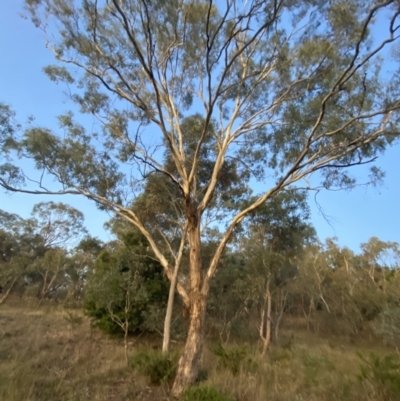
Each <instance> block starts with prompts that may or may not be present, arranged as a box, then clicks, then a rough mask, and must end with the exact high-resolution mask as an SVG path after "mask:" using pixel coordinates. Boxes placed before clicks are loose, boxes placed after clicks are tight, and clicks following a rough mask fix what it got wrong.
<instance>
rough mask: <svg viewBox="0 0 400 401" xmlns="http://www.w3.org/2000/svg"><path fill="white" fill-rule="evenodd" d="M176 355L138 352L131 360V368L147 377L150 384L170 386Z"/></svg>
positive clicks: (147, 351)
mask: <svg viewBox="0 0 400 401" xmlns="http://www.w3.org/2000/svg"><path fill="white" fill-rule="evenodd" d="M178 359H179V357H178V355H177V354H175V353H162V352H161V351H156V350H144V351H141V352H138V353H137V354H136V355H134V357H133V358H132V359H131V366H132V368H133V369H135V370H137V371H138V372H139V373H140V374H142V375H143V376H147V377H148V378H149V380H150V383H151V384H154V385H157V386H159V385H163V384H170V383H171V382H172V381H173V379H174V378H175V375H176V370H177V367H178Z"/></svg>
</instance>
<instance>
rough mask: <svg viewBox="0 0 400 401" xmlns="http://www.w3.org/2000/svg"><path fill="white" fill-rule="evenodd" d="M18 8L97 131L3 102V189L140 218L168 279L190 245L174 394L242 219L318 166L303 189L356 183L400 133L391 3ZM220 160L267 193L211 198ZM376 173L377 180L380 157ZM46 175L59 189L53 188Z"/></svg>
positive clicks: (185, 2)
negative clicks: (149, 203) (206, 250)
mask: <svg viewBox="0 0 400 401" xmlns="http://www.w3.org/2000/svg"><path fill="white" fill-rule="evenodd" d="M25 4H26V10H27V11H28V13H29V14H30V16H31V18H32V20H33V22H34V23H35V25H36V26H37V27H38V28H40V29H41V30H42V31H43V32H44V33H45V38H46V45H47V47H48V48H49V49H50V50H51V51H52V52H53V54H54V56H55V59H56V64H55V65H51V66H48V67H46V68H45V71H46V73H47V74H48V75H49V77H50V78H51V79H52V80H54V81H63V82H66V83H67V84H68V85H69V90H70V93H71V96H72V100H73V101H75V102H76V103H77V104H78V105H79V107H80V109H81V112H82V113H87V114H92V115H93V116H94V117H95V118H96V119H97V121H98V125H97V127H99V128H98V129H97V130H93V129H92V128H91V129H90V130H87V129H85V128H84V127H83V126H82V125H80V124H78V123H77V122H76V120H75V118H74V116H73V115H72V114H71V113H69V114H66V115H63V116H60V117H59V123H60V131H59V132H57V131H53V130H50V129H47V128H41V127H37V126H33V127H30V128H28V129H26V130H23V131H18V127H15V126H13V125H12V124H13V113H12V111H11V110H10V109H9V107H7V106H5V105H3V106H2V107H1V109H0V122H1V129H0V131H1V139H0V143H1V147H2V152H3V154H4V155H5V162H4V163H3V164H2V165H1V166H0V177H1V178H0V184H1V185H2V186H3V187H4V188H5V189H6V190H8V191H18V192H25V193H30V194H37V193H40V194H54V193H56V194H76V195H82V196H85V197H86V198H89V199H91V200H93V201H94V202H95V203H96V204H97V205H98V206H100V207H101V208H104V209H108V210H110V211H112V212H114V213H115V214H116V215H118V216H120V217H122V218H124V219H126V220H127V221H129V222H130V223H131V224H133V225H134V226H136V228H137V229H138V230H139V231H140V232H141V233H142V234H143V235H144V236H145V237H146V239H147V241H148V243H149V246H150V247H151V249H152V251H153V253H154V255H155V257H156V258H157V259H158V260H159V261H160V263H161V265H162V266H163V268H164V270H165V273H166V275H167V277H168V278H169V280H175V279H174V272H176V269H175V267H176V266H177V264H179V263H180V260H181V259H182V258H181V257H180V256H179V249H182V247H181V246H180V244H181V243H182V242H183V243H184V245H183V248H184V249H185V247H186V249H188V253H189V265H190V266H189V273H188V276H185V277H183V276H182V275H181V276H179V275H178V277H177V291H178V293H179V294H180V296H181V297H182V300H183V302H184V304H185V305H186V307H187V308H188V310H189V311H190V322H189V329H188V335H187V340H186V344H185V347H184V350H183V353H182V356H181V358H180V362H179V367H178V372H177V376H176V379H175V383H174V385H173V389H172V393H173V394H174V395H175V396H178V395H179V394H181V393H182V392H183V391H184V389H185V388H187V387H188V386H189V385H190V384H191V383H193V382H194V381H195V379H196V376H197V373H198V369H199V364H200V360H201V355H202V349H203V342H204V335H203V332H204V320H205V310H206V305H207V296H208V293H209V288H210V281H211V280H212V278H213V276H214V274H215V272H216V269H217V267H218V262H219V260H220V257H221V255H222V253H223V251H224V249H225V247H226V245H227V244H228V242H229V240H230V239H231V237H232V235H233V233H234V231H235V228H236V227H237V225H238V224H239V223H240V222H241V221H242V220H243V219H244V218H245V217H246V216H247V215H248V214H249V213H250V212H252V211H254V210H255V209H257V208H258V207H259V206H261V205H263V204H264V203H265V202H266V201H267V200H268V199H270V198H271V197H273V196H275V195H276V194H277V193H279V192H281V191H283V190H285V189H287V188H288V187H289V186H292V187H293V186H298V184H297V183H299V181H300V180H302V179H306V178H307V177H309V176H310V175H311V174H313V173H316V172H318V173H319V174H316V175H314V179H313V180H312V181H311V182H310V184H309V185H310V188H311V187H312V185H314V184H312V183H313V182H314V183H315V182H316V181H318V180H319V181H318V183H317V184H315V185H316V186H322V187H326V188H332V187H349V186H352V185H354V183H355V181H354V179H353V178H352V177H351V176H350V175H349V173H348V172H349V168H350V167H352V166H356V165H361V164H365V163H370V162H373V161H374V160H375V159H376V157H377V154H378V153H379V152H381V151H383V150H384V149H385V147H386V146H387V145H388V144H391V143H392V142H393V140H394V139H395V138H396V137H397V135H398V119H399V108H400V101H399V91H400V85H399V83H400V82H399V70H398V68H397V64H393V63H392V64H391V65H390V68H389V67H388V68H386V67H385V68H384V70H385V71H383V69H382V55H383V56H384V57H392V56H391V55H393V57H396V54H397V53H396V48H395V46H396V45H397V43H398V36H399V31H400V29H399V23H400V19H399V13H400V9H399V2H398V1H397V0H388V1H376V0H362V1H361V0H346V1H343V0H331V1H325V0H299V1H293V0H246V1H244V0H224V1H220V2H214V1H212V0H209V1H207V0H169V1H162V0H152V1H150V0H124V1H121V0H26V1H25ZM377 23H379V27H378V28H374V26H376V25H374V24H377ZM378 31H379V35H375V34H374V32H378ZM391 50H393V51H392V52H391ZM393 66H395V67H393ZM386 70H389V72H386ZM195 114H198V115H200V116H201V118H199V119H198V124H199V125H200V129H199V130H196V133H195V136H194V137H193V135H192V134H193V132H191V131H189V135H188V131H187V129H186V127H185V124H183V122H185V121H186V118H187V117H188V116H192V115H195ZM19 132H21V134H19ZM204 152H205V153H206V158H204V157H201V155H202V154H203V153H204ZM166 153H167V154H168V155H170V157H168V158H167V159H166V158H165V157H164V156H165V154H166ZM25 158H27V159H30V160H33V162H34V164H35V166H36V168H37V170H38V175H37V177H32V176H29V180H28V177H27V176H26V172H25V171H24V170H22V168H21V164H19V162H20V161H21V160H24V159H25ZM205 160H206V161H207V168H203V167H204V166H203V165H202V163H204V162H205ZM210 160H211V161H212V162H211V163H209V161H210ZM228 165H230V166H231V168H232V169H233V170H234V171H235V173H236V174H237V175H238V177H240V181H241V183H242V184H243V185H249V184H250V182H254V179H259V180H260V185H259V188H258V190H260V191H261V188H263V192H262V193H261V195H260V196H258V197H256V199H254V200H253V201H252V202H251V203H250V204H247V205H246V207H240V205H241V204H243V203H242V202H239V200H240V198H243V197H244V196H246V193H248V192H250V191H248V192H242V193H241V194H237V193H236V192H235V191H234V189H235V188H234V187H232V186H231V187H228V188H224V190H223V191H225V192H224V193H223V195H224V196H221V195H222V193H221V191H222V189H221V186H220V185H219V184H220V182H221V180H222V179H223V177H224V175H223V174H222V171H223V169H224V168H226V166H228ZM200 172H201V177H200V176H199V175H200ZM153 173H158V174H162V175H164V176H165V177H166V179H167V180H168V181H169V183H170V186H173V187H174V188H175V193H176V194H177V196H178V200H179V208H180V209H179V219H178V220H176V221H175V222H177V223H178V224H177V225H176V226H177V227H178V230H177V231H178V232H179V235H180V236H181V239H182V241H179V239H178V240H177V241H176V238H175V242H176V243H177V246H172V245H171V246H168V243H169V242H168V241H169V239H168V236H167V235H165V236H164V237H162V234H161V233H159V235H160V236H161V237H162V238H163V240H164V243H165V247H161V246H160V245H159V244H160V242H159V241H156V240H155V238H154V235H153V234H152V230H150V229H149V227H148V226H147V225H146V222H145V219H144V220H143V219H142V216H141V210H140V209H133V208H132V207H131V206H132V203H133V200H134V199H135V197H136V196H137V195H139V194H140V193H141V191H142V189H143V180H145V181H146V180H148V179H149V177H151V176H152V174H153ZM372 175H373V178H375V179H379V178H380V177H381V173H380V172H379V170H378V169H377V168H376V167H373V168H372ZM49 176H51V177H53V178H55V179H56V181H58V182H59V183H60V187H59V188H55V187H54V185H53V183H51V184H50V186H48V183H49V182H50V181H49ZM305 182H306V183H307V182H309V181H308V180H305ZM24 184H25V185H24ZM35 184H36V185H37V186H36V187H35ZM307 185H308V184H307ZM230 191H232V193H233V194H232V196H231V195H230ZM154 196H157V195H156V194H155V195H154ZM177 205H178V202H177ZM215 208H219V210H223V211H224V213H221V214H220V217H219V218H220V223H219V227H223V230H224V232H223V234H222V235H221V237H220V240H219V243H218V245H217V246H216V248H215V253H214V255H213V257H212V258H211V259H210V262H209V263H208V264H207V266H204V263H203V258H202V240H203V235H206V234H205V233H206V230H205V229H204V227H205V225H206V224H207V223H209V222H210V221H213V219H212V218H211V217H212V216H213V214H212V211H213V210H214V209H215ZM210 216H211V217H210ZM161 220H162V219H161ZM160 227H161V228H162V226H160ZM161 228H160V230H161ZM161 232H162V230H161Z"/></svg>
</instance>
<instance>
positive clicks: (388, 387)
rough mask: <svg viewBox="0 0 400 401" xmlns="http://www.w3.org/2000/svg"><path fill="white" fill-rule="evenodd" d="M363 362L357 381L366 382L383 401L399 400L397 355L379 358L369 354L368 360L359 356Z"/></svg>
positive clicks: (399, 369)
mask: <svg viewBox="0 0 400 401" xmlns="http://www.w3.org/2000/svg"><path fill="white" fill-rule="evenodd" d="M359 357H360V358H361V360H362V361H363V364H362V365H361V366H360V370H361V373H360V375H359V376H358V379H359V380H360V381H361V382H368V383H370V385H372V386H373V388H374V389H375V390H376V391H377V392H378V394H379V395H380V396H381V397H382V398H383V399H385V400H391V399H396V400H400V360H399V357H398V356H397V355H386V356H384V357H379V356H377V355H375V354H372V353H371V354H370V355H369V358H366V357H364V356H363V355H361V354H359Z"/></svg>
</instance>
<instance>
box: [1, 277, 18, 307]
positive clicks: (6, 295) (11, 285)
mask: <svg viewBox="0 0 400 401" xmlns="http://www.w3.org/2000/svg"><path fill="white" fill-rule="evenodd" d="M16 281H17V278H14V280H13V281H12V283H11V284H10V287H8V290H7V291H6V293H5V294H4V295H3V296H2V297H1V299H0V305H2V304H4V302H6V299H7V298H8V296H9V295H10V292H11V289H12V288H13V287H14V284H15V282H16Z"/></svg>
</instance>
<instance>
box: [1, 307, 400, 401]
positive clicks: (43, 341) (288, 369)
mask: <svg viewBox="0 0 400 401" xmlns="http://www.w3.org/2000/svg"><path fill="white" fill-rule="evenodd" d="M145 341H146V339H143V338H141V339H139V340H133V341H132V342H131V344H130V357H131V359H134V357H135V355H139V353H140V352H142V351H143V350H146V349H147V350H148V349H149V348H151V346H150V345H146V344H145V343H144V342H145ZM153 343H154V340H153ZM215 349H216V344H213V343H208V344H207V345H206V347H205V352H204V356H203V373H204V372H205V374H204V375H203V376H204V381H202V382H201V383H200V385H201V386H203V387H205V388H211V389H216V390H218V391H220V392H221V394H226V396H227V397H228V398H231V399H232V400H234V401H346V400H349V401H350V400H351V401H361V400H362V401H372V400H373V401H398V400H399V399H400V397H399V395H398V394H396V393H395V392H393V391H392V390H391V389H392V388H397V387H396V386H397V385H398V384H399V383H398V382H397V381H396V380H399V377H400V372H398V375H397V373H396V372H395V371H394V372H391V373H390V375H389V376H388V377H389V379H390V380H391V381H392V382H390V383H386V382H385V381H382V380H380V381H379V380H375V379H374V377H375V376H376V374H375V376H374V375H373V374H372V373H373V370H372V368H373V365H372V364H373V363H375V362H374V361H372V360H371V366H368V363H370V362H369V360H370V359H371V358H370V357H369V355H370V352H374V353H375V354H376V355H380V357H381V359H380V363H384V361H385V360H386V359H384V357H385V355H387V354H388V353H389V350H388V349H386V348H384V347H382V346H377V345H375V346H372V345H371V344H365V343H364V344H362V346H361V345H358V346H356V345H355V344H350V343H349V342H348V341H345V340H343V339H340V338H330V339H321V338H319V337H316V336H315V335H311V334H310V333H307V332H304V331H300V330H298V331H296V332H288V331H286V332H285V331H283V335H282V339H281V345H279V346H278V345H273V346H272V347H271V349H270V351H269V353H268V356H267V358H266V359H265V360H261V359H260V357H259V353H258V351H257V347H256V345H249V344H247V345H243V344H236V345H235V344H232V345H228V346H226V349H225V350H224V351H223V352H222V351H221V350H220V352H215ZM239 351H240V352H239ZM238 352H239V353H240V358H234V362H235V364H234V369H233V368H232V366H233V365H232V366H231V365H230V364H229V363H228V362H229V361H230V360H229V361H228V362H227V360H228V359H227V358H228V357H230V356H232V355H233V356H236V354H237V353H238ZM244 353H245V354H246V355H242V354H244ZM359 354H361V355H364V356H365V357H363V358H360V355H359ZM221 355H222V356H221ZM395 357H396V358H397V355H395ZM221 358H223V359H222V360H221ZM232 358H233V357H232ZM0 360H1V363H0V400H2V401H47V400H52V401H89V400H90V401H100V400H101V401H113V400H116V401H117V400H118V401H124V400H127V401H128V400H137V401H162V400H167V399H168V394H167V392H168V386H154V385H152V384H151V381H150V379H149V377H145V376H142V375H141V374H140V372H139V371H138V369H132V368H131V367H128V366H126V363H125V358H124V345H123V341H122V339H115V338H110V337H108V336H106V335H104V334H103V333H101V332H100V331H98V330H97V329H95V328H93V327H91V325H90V322H89V321H88V319H87V318H86V317H84V316H83V315H82V313H81V312H80V311H79V310H74V311H67V310H65V309H63V308H62V307H54V306H51V305H43V306H41V308H40V309H39V310H37V309H36V308H34V307H31V306H30V305H24V304H19V305H15V304H12V303H10V304H6V305H3V306H2V307H1V308H0ZM375 361H376V358H375ZM362 365H363V366H364V369H367V370H366V371H367V373H368V372H372V373H368V374H366V375H365V378H364V379H362V380H361V379H360V377H361V376H362V375H361V369H360V367H361V366H362ZM393 366H395V365H393ZM396 375H397V376H396ZM147 376H148V375H147ZM378 379H379V377H378ZM385 380H386V379H385ZM385 386H386V387H385ZM210 394H211V393H210ZM194 399H195V398H194ZM201 399H202V400H203V398H201Z"/></svg>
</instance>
